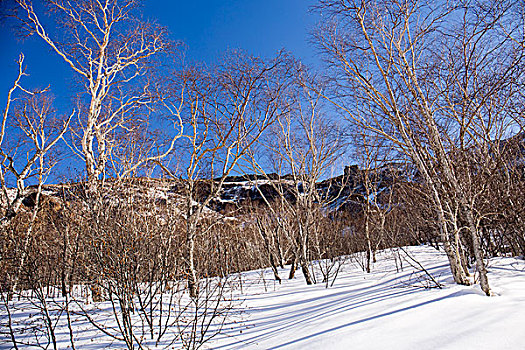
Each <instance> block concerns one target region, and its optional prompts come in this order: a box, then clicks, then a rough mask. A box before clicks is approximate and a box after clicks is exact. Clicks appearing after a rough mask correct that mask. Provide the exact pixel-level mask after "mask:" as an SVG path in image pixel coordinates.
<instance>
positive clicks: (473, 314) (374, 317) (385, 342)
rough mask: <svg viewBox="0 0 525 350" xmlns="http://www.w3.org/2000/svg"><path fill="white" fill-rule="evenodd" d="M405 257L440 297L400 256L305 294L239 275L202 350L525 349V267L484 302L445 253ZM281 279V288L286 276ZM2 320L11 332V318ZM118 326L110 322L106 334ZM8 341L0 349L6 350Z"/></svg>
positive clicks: (92, 341)
mask: <svg viewBox="0 0 525 350" xmlns="http://www.w3.org/2000/svg"><path fill="white" fill-rule="evenodd" d="M406 252H407V253H408V254H410V256H411V257H413V258H414V259H415V260H417V261H418V262H419V263H421V265H422V266H424V267H425V268H426V269H427V270H428V272H429V273H430V274H432V276H434V277H435V278H436V280H437V281H438V282H439V283H441V284H442V285H443V288H442V289H438V288H431V289H426V288H424V287H425V286H428V285H432V283H431V282H430V281H429V280H428V276H427V275H426V274H425V273H423V272H421V271H420V269H419V267H418V265H417V264H416V263H414V261H413V260H412V259H410V258H407V256H406V254H405V252H403V251H398V253H399V256H400V257H401V261H400V260H399V256H397V254H395V253H394V252H392V251H390V250H388V251H385V252H382V253H380V254H379V255H378V262H377V263H375V264H374V265H373V271H372V273H370V274H367V273H365V272H363V271H362V269H361V268H360V267H359V265H358V264H357V263H356V262H355V261H354V262H352V261H348V263H347V264H345V265H344V267H343V270H342V271H341V272H340V273H339V275H338V278H337V279H336V281H335V283H334V285H333V286H332V287H329V288H325V284H322V283H319V284H316V285H313V286H307V285H305V283H304V280H303V278H302V274H301V273H300V271H298V272H297V274H296V278H295V279H294V280H286V279H283V283H282V284H281V285H279V284H278V283H275V282H274V281H273V280H272V279H271V276H272V275H271V273H270V272H269V271H265V272H264V271H252V272H248V273H244V274H243V275H242V280H243V288H242V294H241V292H240V290H237V291H236V292H235V294H236V297H235V298H234V299H242V301H238V302H235V303H234V306H235V307H234V309H232V310H231V313H230V315H229V316H228V317H227V318H226V321H225V324H224V328H223V330H222V333H221V334H219V335H217V336H216V337H214V338H213V339H212V340H211V341H210V342H208V343H206V344H205V345H204V347H203V348H208V349H330V350H335V349H477V350H480V349H525V261H523V260H520V259H514V258H496V259H491V260H490V261H489V266H488V268H489V282H490V283H491V287H492V290H493V292H494V294H495V295H494V296H492V297H486V296H484V294H483V293H482V292H481V290H480V288H479V286H477V285H473V286H469V287H465V286H458V285H455V284H453V282H452V280H451V277H450V272H449V269H448V265H447V260H446V257H445V255H444V254H443V253H442V252H439V251H437V250H435V249H434V248H432V247H428V246H420V247H410V248H406ZM401 265H402V266H401ZM280 273H281V276H282V277H283V278H284V277H286V276H287V273H288V270H287V269H285V270H284V271H280ZM235 278H237V277H235ZM234 281H235V279H234ZM19 309H20V310H19V311H16V310H14V314H13V318H14V319H15V320H18V321H20V318H21V317H26V316H27V315H28V312H29V310H28V309H27V308H23V307H20V308H19ZM0 310H1V312H2V315H1V317H2V322H4V321H5V309H4V308H2V309H0ZM17 312H18V313H19V314H17ZM29 313H30V312H29ZM111 322H113V321H112V320H111V317H109V316H108V320H107V325H108V326H110V325H111ZM86 327H87V328H89V325H86V322H84V323H79V326H78V329H79V330H80V329H81V328H82V329H85V331H84V332H83V333H79V334H82V336H78V337H77V339H76V340H75V345H76V348H77V349H83V348H87V347H89V348H92V349H93V348H101V347H109V348H123V347H124V344H123V343H119V342H118V341H115V340H110V339H108V337H107V336H104V335H103V334H100V332H98V333H97V331H96V330H88V329H87V328H86ZM4 330H5V329H4ZM90 332H91V333H90ZM57 333H58V334H59V335H58V338H59V339H58V344H59V347H62V348H66V347H68V346H69V344H70V343H69V333H68V332H67V331H64V330H60V332H58V330H57ZM2 334H3V335H2V336H1V337H2V338H3V339H0V347H4V348H5V347H9V344H8V340H9V339H7V338H6V334H5V332H4V331H2ZM97 334H98V335H97ZM173 334H175V332H174V333H173ZM21 336H22V335H21ZM22 337H23V336H22ZM168 338H169V336H168ZM172 338H173V336H172ZM167 340H169V339H167ZM170 342H171V341H168V342H167V343H170ZM167 343H166V342H163V344H164V345H166V344H167ZM146 345H147V346H149V347H153V345H152V343H149V345H148V344H146ZM179 345H180V343H178V342H175V343H172V344H171V346H170V348H173V347H175V348H177V347H178V346H179Z"/></svg>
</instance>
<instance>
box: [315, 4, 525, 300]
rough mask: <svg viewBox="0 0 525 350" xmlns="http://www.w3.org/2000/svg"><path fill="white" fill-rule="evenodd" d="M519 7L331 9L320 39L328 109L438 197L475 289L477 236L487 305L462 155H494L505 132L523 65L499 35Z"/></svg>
mask: <svg viewBox="0 0 525 350" xmlns="http://www.w3.org/2000/svg"><path fill="white" fill-rule="evenodd" d="M512 6H513V3H512V2H506V1H497V2H492V3H491V4H485V3H484V4H481V3H476V2H469V1H464V2H462V1H459V2H453V3H449V2H447V3H439V2H438V3H434V2H426V1H419V0H413V1H396V0H390V1H386V2H379V1H332V0H327V1H320V4H319V7H318V9H319V11H321V12H322V13H323V14H325V15H327V17H328V18H330V20H329V21H328V22H327V24H326V25H324V26H322V27H321V28H320V30H319V32H318V33H317V35H316V40H317V43H318V45H319V48H320V50H321V51H322V52H323V53H324V57H325V59H326V60H327V62H328V66H329V72H330V76H331V78H332V81H333V82H334V93H333V94H331V95H330V96H326V97H327V99H329V100H330V101H331V102H333V104H334V105H335V106H336V107H337V108H338V109H339V111H340V112H341V113H342V115H343V116H344V118H346V119H347V120H348V121H350V122H351V123H352V124H354V125H357V126H358V127H361V128H364V129H367V130H369V131H372V132H374V133H376V134H378V135H380V136H381V137H382V138H384V139H385V140H387V141H389V142H390V143H392V144H393V145H394V146H395V147H396V148H397V149H398V150H400V151H401V152H402V153H403V154H405V156H406V157H407V158H408V159H410V160H411V162H413V164H414V165H415V166H416V167H417V169H418V171H419V172H420V176H421V178H422V179H423V181H424V183H425V185H426V187H427V189H428V191H429V193H431V195H432V201H433V206H434V210H435V212H436V216H437V217H438V223H439V232H440V235H441V240H442V242H443V244H444V248H445V251H446V253H447V256H448V258H449V262H450V266H451V270H452V274H453V276H454V279H455V281H456V282H457V283H459V284H470V283H471V282H470V280H469V279H468V272H467V271H465V269H463V268H462V265H463V263H462V257H461V254H460V251H461V247H460V244H461V243H460V242H461V239H460V236H461V235H460V233H461V234H462V233H463V232H467V233H468V235H469V238H470V241H471V242H472V249H473V253H474V255H475V259H476V268H477V271H478V272H479V276H480V282H481V287H482V289H483V291H484V292H485V293H486V294H487V295H489V294H490V288H489V284H488V280H487V274H486V268H485V264H484V261H483V252H482V249H481V240H480V235H479V232H478V230H477V227H476V220H475V214H474V208H473V197H472V196H470V192H469V190H468V184H466V183H464V182H463V181H462V179H464V177H463V176H462V175H460V173H459V169H458V168H457V167H456V166H455V163H454V159H455V158H454V157H453V155H452V154H453V152H454V150H456V149H458V148H459V149H460V150H464V149H466V148H467V147H478V148H483V147H485V148H486V146H487V136H488V135H494V133H495V132H496V131H497V129H498V128H500V127H501V126H502V125H503V124H504V119H502V118H498V117H496V116H497V114H492V113H490V114H487V112H488V111H490V109H491V108H493V107H495V106H498V108H493V109H492V111H495V110H501V107H502V105H503V104H502V103H499V102H497V100H498V99H496V96H500V97H501V94H502V93H503V92H505V91H506V89H505V84H507V83H508V82H509V81H513V79H514V74H516V68H517V67H518V66H519V62H520V61H521V59H522V58H521V56H522V55H521V54H519V53H517V52H516V51H515V50H514V49H513V46H512V44H511V43H510V41H511V40H510V39H508V38H505V36H502V35H499V34H498V33H497V32H495V31H494V28H495V26H496V24H497V23H500V21H501V19H502V18H507V19H508V16H509V11H510V9H511V8H512ZM482 8H488V9H490V10H488V11H487V13H490V16H488V15H487V16H483V15H482V14H481V13H482V11H480V9H482ZM515 30H517V29H516V28H515ZM484 45H488V46H484ZM449 48H453V49H451V50H449ZM504 101H508V99H504ZM481 130H483V135H484V136H481V135H480V131H481Z"/></svg>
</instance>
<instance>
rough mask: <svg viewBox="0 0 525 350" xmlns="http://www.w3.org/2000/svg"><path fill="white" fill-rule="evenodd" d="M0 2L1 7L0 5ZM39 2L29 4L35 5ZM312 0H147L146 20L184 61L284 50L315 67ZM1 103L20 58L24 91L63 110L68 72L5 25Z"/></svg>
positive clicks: (0, 42)
mask: <svg viewBox="0 0 525 350" xmlns="http://www.w3.org/2000/svg"><path fill="white" fill-rule="evenodd" d="M1 2H2V1H0V3H1ZM39 2H40V0H34V3H35V4H37V6H36V7H37V8H40V9H41V7H40V6H38V3H39ZM314 3H315V0H201V1H197V0H193V1H192V0H187V1H186V0H185V1H183V0H149V1H148V0H146V1H145V2H144V7H143V9H142V11H143V14H144V16H145V17H146V18H149V19H155V20H156V21H157V22H158V23H160V24H162V25H164V26H166V27H168V30H169V32H170V35H171V38H172V39H175V40H181V41H183V42H185V43H186V45H187V46H188V52H187V55H188V56H189V57H190V58H191V59H193V60H202V61H205V62H207V63H213V61H214V60H215V59H216V58H217V57H219V56H220V54H221V53H223V52H224V51H225V50H227V49H238V48H241V49H243V50H245V51H246V52H248V53H251V54H254V55H257V56H271V55H273V54H275V53H276V52H277V51H278V50H280V49H282V48H285V49H286V50H288V51H290V52H291V53H292V54H294V55H295V56H296V57H298V58H300V59H302V60H303V61H304V62H305V63H315V62H316V59H315V55H314V50H313V49H312V48H311V47H310V46H309V45H308V43H307V42H308V33H309V31H310V30H311V29H312V28H313V26H314V24H315V18H314V17H313V15H311V14H310V13H309V7H310V6H311V5H313V4H314ZM0 33H1V34H0V47H1V48H2V50H0V67H1V68H0V69H1V70H0V72H1V74H0V94H1V97H0V102H1V103H2V108H3V105H5V98H6V96H5V95H6V94H7V90H8V89H9V87H10V85H11V84H12V81H13V79H14V77H15V75H16V60H17V58H18V55H19V53H20V52H24V54H25V56H26V60H25V63H26V65H27V72H28V73H29V74H30V77H29V78H26V79H25V80H24V82H25V84H26V86H27V87H29V88H35V87H45V86H47V85H48V84H51V89H52V91H53V94H54V95H55V96H56V98H57V100H58V101H57V102H58V104H59V105H62V104H67V103H66V101H68V100H69V98H70V96H71V93H70V92H69V91H68V90H69V89H68V84H69V82H70V81H71V78H72V72H71V71H70V70H69V69H68V67H67V66H66V65H65V64H64V62H62V61H61V59H60V58H59V57H57V55H55V54H54V53H52V52H50V49H49V48H48V47H47V46H46V45H45V44H44V43H43V42H42V40H41V39H40V38H37V37H36V36H35V37H32V38H29V39H27V40H25V41H23V42H20V41H19V40H17V39H16V37H15V35H14V32H13V31H12V30H11V28H10V26H9V23H6V22H3V23H2V25H1V26H0ZM64 112H65V111H64Z"/></svg>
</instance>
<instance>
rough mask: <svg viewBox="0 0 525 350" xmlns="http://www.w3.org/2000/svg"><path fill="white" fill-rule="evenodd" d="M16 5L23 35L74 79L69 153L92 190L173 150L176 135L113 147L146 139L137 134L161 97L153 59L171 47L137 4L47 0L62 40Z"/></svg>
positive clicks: (28, 5)
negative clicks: (75, 104)
mask: <svg viewBox="0 0 525 350" xmlns="http://www.w3.org/2000/svg"><path fill="white" fill-rule="evenodd" d="M17 4H18V6H19V9H20V11H19V14H18V15H17V16H18V18H19V19H20V20H21V22H22V23H23V29H24V30H25V33H26V35H31V34H36V35H38V37H40V38H41V39H42V40H43V41H44V42H45V43H46V44H48V45H49V47H50V48H51V49H52V51H54V52H55V53H56V54H57V55H58V56H59V57H61V58H62V59H63V61H64V62H65V63H66V64H67V65H68V66H69V67H70V68H71V69H72V71H73V72H74V73H75V75H76V77H78V78H79V80H80V83H81V85H82V91H81V92H80V93H79V95H78V100H79V113H78V127H76V128H75V129H74V132H73V133H72V136H73V142H72V143H71V144H70V148H71V150H72V151H73V152H74V153H75V154H76V155H78V156H79V157H80V158H81V159H82V160H83V161H84V162H85V167H86V174H87V178H88V181H89V183H90V186H92V187H93V186H94V184H95V183H96V182H97V180H99V179H100V178H101V177H104V176H105V175H106V173H107V172H109V171H111V170H113V172H116V174H113V175H117V176H119V177H125V176H127V175H129V174H131V173H133V172H134V171H135V170H137V168H139V167H140V166H142V165H144V164H146V163H148V162H150V161H156V160H159V159H161V158H163V157H165V156H167V155H168V154H169V153H170V152H171V151H172V150H173V147H174V143H175V140H176V139H178V138H179V137H180V133H176V134H175V136H173V137H172V139H171V141H170V142H167V143H160V144H159V143H156V142H150V143H146V145H144V146H143V147H141V151H140V152H134V153H130V152H129V150H128V149H127V148H126V147H125V146H126V145H125V144H124V148H125V150H122V146H119V145H120V141H121V140H124V141H125V140H127V139H129V138H133V139H134V142H135V143H136V142H138V141H144V139H143V138H142V139H141V138H137V137H136V135H137V134H140V133H144V131H145V130H147V125H148V113H149V111H150V110H151V108H153V107H154V104H155V103H156V102H158V101H159V100H162V98H163V97H162V93H161V92H160V90H161V89H160V88H159V87H158V86H157V85H158V84H157V83H156V82H155V78H154V75H153V71H152V69H151V67H152V66H153V65H154V64H153V63H152V62H151V59H153V58H154V57H156V56H158V55H159V54H160V53H162V52H165V51H166V50H167V49H168V47H169V43H168V41H167V39H166V38H165V33H164V29H163V28H161V27H159V26H156V25H154V24H151V23H147V22H144V21H141V20H140V19H139V17H137V16H136V12H137V7H138V6H139V1H135V0H107V1H64V0H52V1H48V2H47V3H46V6H47V7H48V10H49V12H50V13H51V14H52V15H53V17H54V18H55V20H56V22H57V24H58V27H57V28H59V29H60V30H62V32H63V36H62V37H63V39H62V38H60V39H58V38H59V36H58V35H57V33H54V31H52V30H49V28H46V26H45V25H44V23H43V22H42V21H41V20H40V15H39V14H37V11H36V10H35V9H34V7H33V4H32V2H31V1H30V0H20V1H17ZM181 127H182V126H181ZM134 135H135V136H134ZM77 141H78V142H77ZM150 141H151V140H150ZM130 157H131V160H132V162H131V163H130ZM119 161H120V162H119ZM122 162H124V164H123V165H122V164H120V163H122ZM109 165H113V169H108V166H109ZM114 165H117V166H114ZM120 165H121V166H120Z"/></svg>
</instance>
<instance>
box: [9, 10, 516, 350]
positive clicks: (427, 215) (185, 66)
mask: <svg viewBox="0 0 525 350" xmlns="http://www.w3.org/2000/svg"><path fill="white" fill-rule="evenodd" d="M8 4H9V6H7V5H6V7H7V8H8V9H7V10H6V17H5V19H3V20H5V21H7V20H8V21H10V23H11V22H12V23H14V25H13V26H14V29H13V31H14V33H15V35H17V36H19V38H20V39H21V40H22V39H23V38H25V37H29V36H32V37H36V38H38V40H39V41H40V42H41V43H42V44H43V45H45V46H46V48H47V49H48V50H50V51H51V52H52V53H53V54H54V55H55V56H56V57H57V58H58V59H60V61H61V62H62V64H63V65H64V66H65V67H67V69H69V70H70V71H71V72H72V73H73V75H74V77H75V79H74V81H73V82H72V83H71V86H70V88H71V89H72V91H71V92H72V94H73V95H74V96H75V99H74V101H72V103H71V104H70V105H69V106H67V107H66V109H64V107H63V106H55V104H54V95H53V91H52V90H51V89H49V88H44V89H40V90H31V89H28V88H26V87H25V80H26V79H27V77H26V76H27V73H26V69H27V68H28V67H27V66H26V64H25V62H24V61H25V57H24V54H22V53H21V54H20V56H19V59H18V65H17V66H18V71H17V72H14V73H15V75H16V79H15V80H14V81H13V82H12V85H11V87H10V89H9V90H7V91H1V93H2V95H6V96H7V98H6V99H5V105H4V106H3V113H2V115H1V117H0V185H1V190H0V304H1V306H0V325H1V328H2V330H1V331H0V339H1V340H2V341H5V344H6V346H9V347H12V348H14V349H19V348H24V347H26V346H28V347H29V346H33V347H40V348H45V349H47V348H54V349H57V348H64V347H69V348H72V349H75V347H77V348H82V346H81V345H78V344H81V342H80V340H79V334H80V333H79V334H77V331H78V330H79V328H78V327H77V326H76V325H75V321H74V320H77V321H78V320H82V322H84V323H83V324H88V327H90V328H93V329H95V330H96V331H97V332H99V333H100V334H102V335H103V336H105V337H109V338H111V339H113V340H114V341H115V344H118V347H119V348H128V349H135V348H139V349H145V348H156V347H162V348H168V347H172V346H174V344H176V346H179V347H181V348H185V349H197V348H201V347H205V346H206V344H207V343H208V342H210V341H211V340H212V338H214V337H216V336H217V335H218V334H220V333H221V330H222V327H224V325H225V324H227V322H228V320H229V318H230V317H231V315H232V313H234V312H235V305H236V303H237V302H238V301H239V300H240V299H242V297H238V296H234V294H235V295H238V294H236V293H239V291H240V293H241V294H242V292H243V288H248V286H247V285H245V284H246V282H243V278H242V276H243V273H246V272H248V271H253V270H260V269H263V270H264V269H266V270H267V271H269V275H268V277H267V278H268V281H270V280H271V281H273V282H272V283H274V284H275V283H277V284H279V285H280V284H283V283H286V282H287V280H292V279H294V278H297V275H300V277H301V278H302V280H304V283H305V285H307V286H312V287H313V286H314V285H323V286H324V287H325V288H327V289H330V288H332V287H333V286H334V283H336V281H337V279H338V277H339V276H340V273H342V272H341V271H343V270H344V266H345V265H346V264H349V263H353V264H356V266H358V267H359V268H360V269H361V270H362V271H363V273H364V274H370V273H373V272H374V269H375V266H376V263H377V261H378V259H379V258H378V256H382V254H385V253H384V252H385V251H392V252H394V251H395V252H397V254H398V255H400V254H405V255H406V256H407V257H408V259H410V261H411V264H412V265H413V266H415V268H416V269H417V271H418V272H419V273H420V275H421V279H422V280H423V281H424V284H422V285H424V288H425V289H442V288H445V287H446V286H445V283H443V282H442V281H440V279H439V276H436V275H435V274H433V273H432V271H431V270H430V269H427V267H426V266H425V264H424V263H423V262H421V261H419V260H418V259H417V258H415V257H414V256H411V255H410V253H409V252H410V251H411V250H410V248H407V247H409V246H420V245H425V246H429V247H433V248H432V249H435V250H437V251H440V252H443V254H444V256H445V257H446V259H445V260H446V262H447V265H446V266H447V271H448V272H447V273H449V274H450V275H451V277H452V280H453V282H452V283H453V284H457V285H460V286H472V285H476V286H479V288H480V289H481V291H482V293H483V294H484V295H486V296H491V295H494V293H493V289H492V284H491V280H490V278H489V277H490V273H489V272H490V266H489V264H487V262H488V261H489V260H490V259H492V258H503V257H507V258H519V257H521V258H523V256H525V223H524V218H525V213H524V210H525V209H524V208H525V203H524V200H525V129H524V128H525V94H524V91H525V86H524V84H525V71H524V69H523V68H524V65H525V31H524V30H525V3H524V2H522V1H512V0H491V1H486V0H457V1H426V0H387V1H379V0H318V1H317V2H316V4H315V5H314V6H313V7H312V8H311V11H312V12H313V13H315V14H316V15H318V16H319V18H322V20H321V21H320V22H319V23H318V24H317V25H316V26H315V27H314V28H312V32H311V33H312V34H311V37H310V41H311V45H312V46H313V47H315V50H316V53H317V55H318V57H319V58H320V61H321V62H322V63H321V64H320V65H319V66H308V65H306V64H304V63H302V62H301V60H300V59H299V58H297V57H294V55H293V53H291V52H288V51H286V50H285V49H283V50H282V51H279V52H277V53H275V55H274V56H272V57H258V56H254V55H251V54H250V53H248V52H245V51H243V50H240V49H239V50H236V49H232V50H229V51H228V52H225V53H224V54H223V56H222V57H221V58H220V59H219V60H218V61H217V62H216V63H214V64H204V63H202V62H191V61H190V60H187V59H186V58H185V54H184V51H185V45H184V44H183V43H181V42H179V41H177V40H176V39H175V38H173V37H172V35H171V34H170V33H169V31H168V30H167V28H165V27H162V26H161V25H159V24H157V23H155V22H154V21H149V20H145V19H144V17H143V16H142V15H141V2H140V1H139V0H78V1H67V0H46V1H45V2H44V3H43V4H39V5H38V6H34V4H33V3H32V1H31V0H15V1H12V3H8ZM29 68H30V67H29ZM2 72H3V73H5V74H7V72H6V71H5V68H2ZM10 73H12V72H10ZM42 83H43V84H47V83H49V82H42ZM71 159H74V160H75V162H77V163H78V164H81V171H79V172H78V173H75V174H73V175H72V174H71V172H68V171H67V170H66V169H67V166H68V164H69V162H71ZM343 169H344V170H343ZM416 255H417V254H416ZM399 259H400V258H399ZM396 261H397V260H396ZM396 268H397V263H396ZM265 288H266V287H265ZM23 303H25V304H26V305H31V308H32V310H36V311H33V312H36V315H37V316H35V317H38V319H39V320H41V321H39V322H41V323H38V322H37V323H35V324H36V326H35V325H34V324H31V323H24V322H19V321H16V320H15V317H14V315H15V314H16V313H17V312H20V310H22V309H20V308H22V306H20V305H22V304H23ZM96 305H106V306H105V307H106V308H105V309H104V310H105V312H106V313H107V314H108V315H109V316H108V318H109V319H112V320H113V321H114V326H111V327H110V326H107V325H106V322H105V321H104V319H101V318H97V317H96V316H95V315H96V312H94V311H93V307H96ZM78 322H80V321H78ZM58 325H60V326H58ZM59 333H60V334H59ZM59 338H60V339H66V340H65V341H64V342H61V341H59V340H58V339H59ZM0 344H2V343H0ZM115 344H113V345H109V346H108V347H114V346H115V347H117V345H115ZM152 344H153V345H152Z"/></svg>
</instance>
